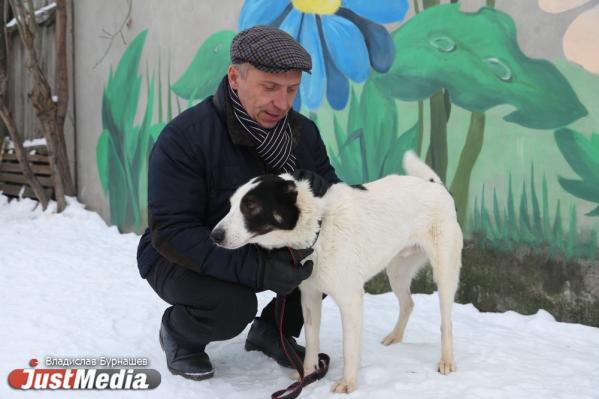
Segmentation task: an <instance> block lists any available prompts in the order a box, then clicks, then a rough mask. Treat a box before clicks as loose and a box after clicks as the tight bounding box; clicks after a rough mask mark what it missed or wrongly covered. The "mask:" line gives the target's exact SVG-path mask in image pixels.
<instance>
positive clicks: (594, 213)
mask: <svg viewBox="0 0 599 399" xmlns="http://www.w3.org/2000/svg"><path fill="white" fill-rule="evenodd" d="M585 215H587V216H599V206H598V207H597V208H595V209H593V210H592V211H590V212H587V213H585Z"/></svg>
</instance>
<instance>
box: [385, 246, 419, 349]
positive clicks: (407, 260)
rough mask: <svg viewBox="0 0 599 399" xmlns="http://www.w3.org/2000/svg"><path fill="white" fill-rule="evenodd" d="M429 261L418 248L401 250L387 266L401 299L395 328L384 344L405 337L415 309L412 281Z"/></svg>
mask: <svg viewBox="0 0 599 399" xmlns="http://www.w3.org/2000/svg"><path fill="white" fill-rule="evenodd" d="M426 261H427V257H426V254H425V253H424V252H423V251H422V250H421V249H420V248H416V249H415V250H414V251H413V252H411V253H409V254H407V255H402V253H401V252H400V253H399V254H397V255H396V256H395V257H394V258H393V260H392V261H391V262H390V263H389V266H387V276H388V277H389V284H390V285H391V288H392V289H393V292H394V293H395V296H397V300H398V301H399V316H398V319H397V322H396V323H395V327H394V328H393V330H392V331H391V332H390V333H389V334H388V335H387V336H386V337H385V338H383V340H382V344H383V345H391V344H394V343H396V342H401V341H402V339H403V335H404V331H405V330H406V325H407V324H408V320H409V319H410V315H411V314H412V310H413V309H414V301H413V300H412V293H411V292H410V283H411V282H412V278H413V277H414V274H416V272H417V271H418V269H420V267H422V265H424V264H425V263H426Z"/></svg>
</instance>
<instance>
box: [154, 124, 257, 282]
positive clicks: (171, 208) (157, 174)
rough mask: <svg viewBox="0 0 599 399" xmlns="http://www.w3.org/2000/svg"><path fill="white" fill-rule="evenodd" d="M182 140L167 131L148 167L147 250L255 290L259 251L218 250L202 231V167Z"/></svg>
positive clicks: (203, 161) (179, 134) (205, 197)
mask: <svg viewBox="0 0 599 399" xmlns="http://www.w3.org/2000/svg"><path fill="white" fill-rule="evenodd" d="M195 151H197V150H194V147H193V146H192V145H190V143H189V142H188V140H187V138H186V136H185V134H184V133H183V132H181V131H179V130H177V128H176V127H174V126H171V125H169V126H167V127H166V128H165V130H164V131H163V132H162V133H161V135H160V137H159V139H158V141H157V142H156V144H155V145H154V147H153V149H152V152H151V155H150V159H149V165H148V217H149V227H150V233H151V239H152V245H153V247H154V248H156V250H157V251H158V252H159V253H160V254H161V255H162V256H164V257H166V258H167V259H168V260H170V261H171V262H174V263H177V264H180V265H182V266H185V267H188V268H190V269H192V270H194V271H196V272H199V273H202V274H206V275H209V276H212V277H215V278H218V279H220V280H225V281H230V282H234V283H240V284H243V285H246V286H249V287H251V288H254V289H257V287H258V285H259V284H258V281H257V279H258V277H257V272H258V267H257V265H258V256H259V255H258V249H257V248H256V247H255V246H254V245H246V246H244V247H242V248H240V249H237V250H228V249H223V248H220V247H217V246H216V245H215V244H214V243H213V242H212V240H211V239H210V237H209V234H210V229H209V228H208V227H207V226H206V225H205V220H206V208H207V205H208V204H207V201H208V200H209V192H208V189H207V179H208V177H207V176H208V173H207V170H206V168H207V165H206V159H205V157H204V155H203V154H201V153H197V152H195Z"/></svg>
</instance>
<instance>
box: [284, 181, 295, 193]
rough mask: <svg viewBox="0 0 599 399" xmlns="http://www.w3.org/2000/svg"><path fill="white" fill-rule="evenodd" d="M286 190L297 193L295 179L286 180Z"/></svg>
mask: <svg viewBox="0 0 599 399" xmlns="http://www.w3.org/2000/svg"><path fill="white" fill-rule="evenodd" d="M285 192H286V193H297V185H296V184H295V182H294V181H293V180H285Z"/></svg>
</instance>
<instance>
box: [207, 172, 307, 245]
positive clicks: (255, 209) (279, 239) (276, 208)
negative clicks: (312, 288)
mask: <svg viewBox="0 0 599 399" xmlns="http://www.w3.org/2000/svg"><path fill="white" fill-rule="evenodd" d="M314 200H316V201H317V200H318V199H317V198H315V197H314V196H313V195H312V192H311V190H310V186H309V183H308V182H307V181H299V182H297V181H295V180H294V179H293V177H292V176H290V175H287V174H284V175H280V176H276V175H264V176H259V177H256V178H254V179H252V180H250V181H249V182H247V183H246V184H244V185H243V186H241V187H239V188H238V189H237V191H235V193H234V194H233V195H232V196H231V200H230V202H231V208H230V210H229V213H228V214H227V215H226V216H225V217H224V218H223V219H222V220H221V221H220V222H219V223H218V224H217V225H216V226H215V227H214V229H213V230H212V233H211V234H210V237H211V238H212V240H213V241H214V242H215V243H216V244H217V245H219V246H221V247H225V248H229V249H235V248H239V247H242V246H243V245H245V244H248V243H256V244H258V245H261V246H263V247H266V248H277V247H284V246H295V245H296V244H297V241H298V240H299V241H302V243H303V241H307V240H306V238H303V237H302V236H303V235H304V234H306V232H305V231H304V230H306V229H305V227H308V225H312V223H307V222H309V221H310V220H309V219H311V218H312V217H311V214H312V213H314V212H313V210H314V208H315V207H314V202H313V201H314ZM316 226H318V224H317V222H316ZM310 228H311V227H310ZM311 237H313V234H312V235H311ZM308 245H309V244H308ZM305 247H306V246H304V248H305Z"/></svg>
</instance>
